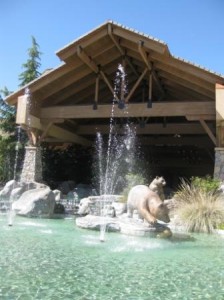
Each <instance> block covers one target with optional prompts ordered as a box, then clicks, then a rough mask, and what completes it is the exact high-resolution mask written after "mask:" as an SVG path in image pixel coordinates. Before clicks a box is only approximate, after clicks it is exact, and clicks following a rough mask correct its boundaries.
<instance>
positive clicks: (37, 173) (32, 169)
mask: <svg viewBox="0 0 224 300" xmlns="http://www.w3.org/2000/svg"><path fill="white" fill-rule="evenodd" d="M20 180H21V181H25V182H30V181H36V182H42V181H43V180H42V157H41V148H40V147H26V152H25V158H24V163H23V168H22V172H21V176H20Z"/></svg>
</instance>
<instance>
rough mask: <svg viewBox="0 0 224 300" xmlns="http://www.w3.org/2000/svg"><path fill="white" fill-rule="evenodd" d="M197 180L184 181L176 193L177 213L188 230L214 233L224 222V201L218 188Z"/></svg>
mask: <svg viewBox="0 0 224 300" xmlns="http://www.w3.org/2000/svg"><path fill="white" fill-rule="evenodd" d="M196 182H197V184H195V181H194V180H193V182H191V183H188V182H186V181H184V180H183V181H182V183H181V185H180V187H179V190H178V191H177V193H176V194H175V199H176V200H177V201H176V202H177V203H176V209H175V213H176V214H177V215H178V217H179V218H180V220H181V221H182V223H183V224H184V225H185V227H186V230H187V231H189V232H207V233H212V232H213V231H214V229H216V228H218V226H219V225H220V224H221V223H223V222H224V201H223V199H222V198H221V195H220V194H219V193H217V192H216V191H217V189H214V188H211V186H209V185H207V184H206V185H204V184H201V181H200V180H196ZM198 182H199V184H198ZM202 182H203V181H202ZM208 186H209V188H208Z"/></svg>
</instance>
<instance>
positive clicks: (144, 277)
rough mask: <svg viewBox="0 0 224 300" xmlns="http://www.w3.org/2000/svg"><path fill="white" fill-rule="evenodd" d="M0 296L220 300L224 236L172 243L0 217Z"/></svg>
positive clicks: (64, 223)
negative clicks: (11, 221)
mask: <svg viewBox="0 0 224 300" xmlns="http://www.w3.org/2000/svg"><path fill="white" fill-rule="evenodd" d="M0 241H1V246H0V282H1V285H0V299H10V300H14V299H27V300H28V299H41V300H43V299H54V300H56V299H75V300H79V299H80V300H81V299H82V300H84V299H85V300H87V299H97V300H112V299H114V300H119V299H125V300H126V299H130V300H135V299H138V300H142V299H146V300H149V299H154V300H156V299H158V300H159V299H161V300H164V299H181V300H183V299H215V300H221V299H224V238H223V237H222V236H216V235H210V236H208V235H195V241H184V242H183V241H181V240H176V241H171V240H160V239H153V238H151V239H150V238H143V237H142V238H141V237H130V236H126V235H121V234H117V233H110V234H108V235H107V237H106V243H101V242H100V241H99V232H94V231H88V230H84V229H80V228H77V227H76V226H75V223H74V219H61V220H46V219H45V220H44V219H26V218H21V217H18V216H17V217H16V218H15V220H14V226H12V227H9V226H8V225H7V217H6V216H5V215H1V216H0Z"/></svg>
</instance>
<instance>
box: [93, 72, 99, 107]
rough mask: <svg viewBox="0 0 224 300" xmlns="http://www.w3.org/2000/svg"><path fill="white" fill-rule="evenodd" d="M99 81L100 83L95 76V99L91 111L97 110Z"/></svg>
mask: <svg viewBox="0 0 224 300" xmlns="http://www.w3.org/2000/svg"><path fill="white" fill-rule="evenodd" d="M99 81H100V76H99V74H97V76H96V85H95V99H94V104H93V109H94V110H96V109H97V105H98V99H99Z"/></svg>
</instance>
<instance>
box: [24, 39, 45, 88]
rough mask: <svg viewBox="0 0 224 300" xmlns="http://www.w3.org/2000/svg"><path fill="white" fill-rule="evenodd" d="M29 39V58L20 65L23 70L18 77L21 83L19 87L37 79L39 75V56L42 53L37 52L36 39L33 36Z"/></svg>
mask: <svg viewBox="0 0 224 300" xmlns="http://www.w3.org/2000/svg"><path fill="white" fill-rule="evenodd" d="M31 38H32V46H31V48H29V49H28V57H29V58H28V60H27V62H26V63H24V64H22V67H23V68H24V69H25V70H24V72H22V73H21V74H20V75H19V80H20V81H21V83H20V85H19V86H20V87H23V86H24V85H26V84H27V83H29V82H31V81H32V80H34V79H36V78H38V77H39V76H40V74H41V73H40V72H39V71H38V69H39V68H40V66H41V63H40V56H41V54H42V53H41V52H40V51H39V45H38V43H37V42H36V39H35V38H34V37H33V36H32V37H31Z"/></svg>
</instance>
